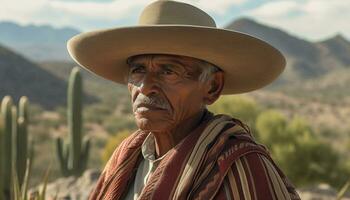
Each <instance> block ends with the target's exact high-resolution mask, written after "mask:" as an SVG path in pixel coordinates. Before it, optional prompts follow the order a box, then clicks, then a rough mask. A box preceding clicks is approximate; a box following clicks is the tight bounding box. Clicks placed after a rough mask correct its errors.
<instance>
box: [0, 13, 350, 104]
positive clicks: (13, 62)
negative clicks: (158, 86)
mask: <svg viewBox="0 0 350 200" xmlns="http://www.w3.org/2000/svg"><path fill="white" fill-rule="evenodd" d="M224 28H226V29H230V30H234V31H239V32H243V33H246V34H249V35H253V36H255V37H258V38H260V39H262V40H265V41H267V42H268V43H270V44H271V45H273V46H275V47H276V48H278V49H279V50H280V51H281V52H282V53H283V54H284V55H285V57H286V60H287V67H286V70H285V71H284V72H283V74H282V76H280V77H279V79H278V80H277V81H275V82H274V83H273V84H271V85H270V86H269V87H267V89H268V90H275V91H276V90H277V91H282V90H283V91H284V92H288V94H292V95H293V96H295V97H298V98H299V97H300V96H309V97H312V98H314V97H315V96H316V97H321V98H322V99H326V97H327V98H328V96H329V95H330V94H332V97H334V98H333V99H332V101H334V100H339V99H341V98H344V97H347V96H350V90H348V89H347V87H348V86H347V85H348V84H349V83H350V42H349V41H348V40H347V39H346V38H345V37H343V36H342V35H340V34H338V35H335V36H334V37H332V38H329V39H326V40H323V41H318V42H310V41H308V40H306V39H303V38H299V37H296V36H294V35H291V34H289V33H288V32H286V31H283V30H281V29H278V28H274V27H270V26H267V25H264V24H261V23H258V22H257V21H254V20H252V19H248V18H240V19H237V20H234V21H233V22H232V23H230V24H228V25H227V26H225V27H224ZM78 33H79V31H78V30H77V29H74V28H61V29H57V28H53V27H51V26H34V25H28V26H21V25H18V24H15V23H11V22H0V49H1V51H0V52H1V53H0V78H1V79H0V80H1V82H0V98H1V97H2V96H4V95H6V94H11V95H14V96H16V97H18V96H19V95H31V96H32V99H35V101H37V102H39V103H43V102H42V101H43V98H49V99H52V101H51V100H50V101H51V102H45V103H43V104H44V105H45V106H48V107H51V106H53V105H62V103H63V102H64V98H63V96H65V93H66V92H65V90H66V89H65V88H66V82H65V81H64V77H65V76H68V74H69V70H70V69H71V66H74V63H73V61H72V60H70V59H69V58H68V54H67V50H66V41H67V40H68V39H69V38H70V37H71V36H73V35H75V34H78ZM48 49H52V51H51V50H48ZM50 62H51V63H52V64H50ZM43 63H44V64H43ZM67 66H69V67H67ZM63 69H64V70H63ZM84 74H85V75H87V74H88V73H84ZM87 77H89V78H88V81H87V82H88V85H89V83H91V84H90V85H92V86H93V88H95V89H96V91H104V90H106V92H105V93H104V94H106V95H108V94H110V93H111V92H110V91H113V87H115V86H114V85H109V86H108V87H106V83H107V82H106V81H98V78H96V77H94V76H89V75H87ZM334 79H336V80H334ZM33 80H35V81H33ZM29 83H30V84H29ZM24 86H25V87H24ZM53 86H54V87H53ZM21 87H23V88H21ZM29 87H31V88H32V89H28V88H29ZM52 88H55V89H54V91H53V89H52ZM99 88H103V90H101V89H99ZM107 88H109V89H107ZM44 91H45V92H44ZM88 93H90V94H92V95H93V94H94V93H95V90H92V91H90V92H89V91H88ZM44 94H45V95H44ZM43 95H44V96H43ZM327 95H328V96H327ZM46 101H47V100H46ZM51 104H53V105H51Z"/></svg>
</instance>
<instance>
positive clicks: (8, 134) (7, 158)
mask: <svg viewBox="0 0 350 200" xmlns="http://www.w3.org/2000/svg"><path fill="white" fill-rule="evenodd" d="M11 107H12V98H11V97H10V96H5V97H4V98H3V100H2V103H1V114H2V118H3V121H4V124H3V125H4V128H3V131H4V133H3V144H4V146H3V149H2V150H3V152H2V160H3V165H2V175H3V176H1V177H0V178H1V181H2V184H3V197H4V199H8V198H10V193H11V192H10V191H11V187H10V184H9V183H10V182H11V173H9V172H11V169H12V162H11V155H12V147H11V143H12V111H11Z"/></svg>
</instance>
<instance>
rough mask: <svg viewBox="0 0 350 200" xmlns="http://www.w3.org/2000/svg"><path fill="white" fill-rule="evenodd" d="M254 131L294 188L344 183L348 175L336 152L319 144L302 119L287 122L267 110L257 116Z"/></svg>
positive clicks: (281, 116)
mask: <svg viewBox="0 0 350 200" xmlns="http://www.w3.org/2000/svg"><path fill="white" fill-rule="evenodd" d="M256 128H257V132H258V135H259V137H258V138H259V139H260V141H261V142H262V143H263V144H265V145H266V146H267V147H268V148H269V149H270V151H271V155H272V157H273V158H274V160H275V161H276V162H277V163H278V165H279V166H280V167H281V168H282V170H283V171H284V172H285V173H286V174H287V176H288V177H289V178H290V179H291V180H292V182H293V183H294V184H296V185H297V186H298V187H300V186H305V185H311V184H315V183H320V182H326V183H329V184H331V185H332V186H335V187H339V186H340V185H341V184H342V183H344V182H345V181H346V178H345V179H344V175H345V174H348V172H347V171H346V169H344V167H343V163H342V162H341V157H340V155H339V153H338V152H336V151H335V150H334V149H333V148H332V147H331V146H330V145H329V144H327V143H324V142H322V141H321V140H320V138H319V136H317V135H316V134H315V133H314V131H313V130H312V129H311V127H310V126H309V125H308V123H307V122H306V121H305V120H304V119H302V118H300V117H294V118H293V119H291V120H290V121H289V120H288V119H287V118H286V117H285V116H283V115H282V114H281V113H279V112H278V111H276V110H268V111H265V112H262V113H261V114H260V115H259V116H258V118H257V121H256Z"/></svg>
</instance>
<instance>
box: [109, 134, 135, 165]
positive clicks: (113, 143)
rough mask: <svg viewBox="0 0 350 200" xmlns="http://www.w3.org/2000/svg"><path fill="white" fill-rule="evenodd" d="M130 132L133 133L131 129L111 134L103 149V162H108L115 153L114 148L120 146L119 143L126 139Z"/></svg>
mask: <svg viewBox="0 0 350 200" xmlns="http://www.w3.org/2000/svg"><path fill="white" fill-rule="evenodd" d="M130 133H132V132H131V131H129V130H123V131H120V132H118V133H116V134H115V135H113V136H111V137H110V138H109V139H108V141H107V144H106V146H105V147H104V149H103V152H102V163H104V164H106V163H107V161H108V160H109V158H110V157H111V155H112V154H113V152H114V150H115V149H116V148H117V147H118V145H119V144H120V143H121V142H122V141H123V140H124V139H125V138H127V137H128V136H129V135H130Z"/></svg>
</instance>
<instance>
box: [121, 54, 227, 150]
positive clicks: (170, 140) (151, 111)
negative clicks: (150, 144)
mask: <svg viewBox="0 0 350 200" xmlns="http://www.w3.org/2000/svg"><path fill="white" fill-rule="evenodd" d="M199 63H200V62H198V60H197V59H194V58H190V57H184V56H175V55H139V56H136V57H133V58H132V59H131V60H130V62H129V65H130V70H129V75H128V89H129V92H130V94H131V99H132V104H133V112H134V115H135V120H136V124H137V126H138V127H139V128H140V129H141V130H144V131H149V132H151V133H152V134H153V135H154V136H155V139H156V153H157V155H158V156H161V155H163V154H164V153H166V152H167V151H168V150H169V149H171V148H172V147H174V146H175V145H176V144H177V143H178V142H180V141H181V140H182V139H183V138H184V137H185V136H186V135H188V133H190V132H191V131H192V130H193V129H194V128H195V127H196V126H197V125H198V123H199V122H200V119H201V117H202V115H203V112H204V109H205V106H206V105H208V104H212V103H213V102H214V101H215V100H216V99H217V98H218V97H219V95H220V92H221V90H222V87H223V81H224V78H223V72H221V71H219V72H215V73H214V74H213V75H212V78H211V80H208V81H206V82H200V81H198V77H199V75H200V73H201V68H200V66H198V65H199Z"/></svg>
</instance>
